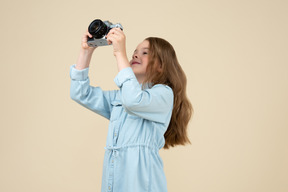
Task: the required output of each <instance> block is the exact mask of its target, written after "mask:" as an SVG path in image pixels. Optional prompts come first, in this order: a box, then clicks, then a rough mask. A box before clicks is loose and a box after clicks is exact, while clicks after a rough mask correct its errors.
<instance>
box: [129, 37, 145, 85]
mask: <svg viewBox="0 0 288 192" xmlns="http://www.w3.org/2000/svg"><path fill="white" fill-rule="evenodd" d="M148 57H149V41H147V40H144V41H143V42H142V43H140V44H139V45H138V46H137V48H136V50H135V51H134V53H133V55H132V60H131V61H130V66H131V68H132V69H133V72H134V74H135V76H136V77H137V80H138V82H139V83H142V82H143V81H144V79H145V75H146V68H147V65H148Z"/></svg>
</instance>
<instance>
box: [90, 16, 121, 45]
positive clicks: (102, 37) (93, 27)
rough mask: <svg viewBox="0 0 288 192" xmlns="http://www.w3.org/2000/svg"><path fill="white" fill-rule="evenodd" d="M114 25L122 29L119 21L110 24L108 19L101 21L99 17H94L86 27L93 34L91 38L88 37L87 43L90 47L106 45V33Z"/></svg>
mask: <svg viewBox="0 0 288 192" xmlns="http://www.w3.org/2000/svg"><path fill="white" fill-rule="evenodd" d="M115 27H118V28H120V29H121V30H123V27H122V25H121V24H120V23H116V24H112V23H111V22H109V21H101V20H100V19H95V20H94V21H92V23H91V24H90V25H89V27H88V31H89V33H90V34H91V35H92V36H93V37H92V38H90V37H88V41H87V43H88V45H89V46H90V47H98V46H104V45H108V42H107V40H106V35H107V34H108V33H109V31H110V30H111V29H112V28H115Z"/></svg>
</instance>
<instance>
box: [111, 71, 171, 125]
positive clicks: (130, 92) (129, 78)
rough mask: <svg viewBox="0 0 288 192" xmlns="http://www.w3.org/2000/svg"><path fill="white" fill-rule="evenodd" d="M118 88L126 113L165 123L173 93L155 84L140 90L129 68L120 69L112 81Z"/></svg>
mask: <svg viewBox="0 0 288 192" xmlns="http://www.w3.org/2000/svg"><path fill="white" fill-rule="evenodd" d="M114 81H115V83H116V85H117V86H118V87H119V88H120V95H121V101H122V105H123V107H124V108H125V110H126V111H127V113H129V114H132V115H136V116H140V117H142V118H144V119H148V120H151V121H155V122H159V123H167V122H169V121H170V117H171V114H172V109H173V91H172V89H171V88H170V87H169V86H167V85H162V84H157V85H154V86H153V87H152V88H151V89H150V88H149V89H144V90H142V88H141V85H140V84H139V83H138V81H137V79H136V76H135V74H134V73H133V70H132V68H131V67H128V68H124V69H122V70H121V71H120V72H119V73H118V74H117V76H116V77H115V79H114Z"/></svg>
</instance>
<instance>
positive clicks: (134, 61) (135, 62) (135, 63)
mask: <svg viewBox="0 0 288 192" xmlns="http://www.w3.org/2000/svg"><path fill="white" fill-rule="evenodd" d="M134 64H140V63H139V62H136V61H134V62H132V65H134Z"/></svg>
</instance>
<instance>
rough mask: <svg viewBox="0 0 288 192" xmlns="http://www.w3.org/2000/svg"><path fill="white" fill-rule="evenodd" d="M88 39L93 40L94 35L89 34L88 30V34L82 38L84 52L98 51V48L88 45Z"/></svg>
mask: <svg viewBox="0 0 288 192" xmlns="http://www.w3.org/2000/svg"><path fill="white" fill-rule="evenodd" d="M88 37H90V38H92V35H91V34H90V33H89V32H88V29H87V30H86V32H85V33H84V35H83V37H82V42H81V48H82V49H83V50H88V51H94V50H95V49H96V47H89V45H88V43H87V41H88Z"/></svg>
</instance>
